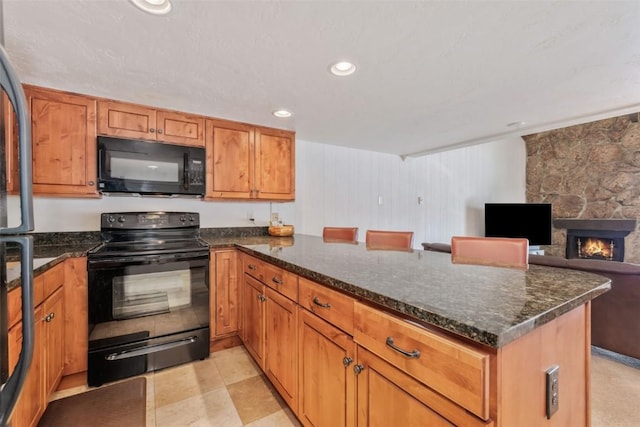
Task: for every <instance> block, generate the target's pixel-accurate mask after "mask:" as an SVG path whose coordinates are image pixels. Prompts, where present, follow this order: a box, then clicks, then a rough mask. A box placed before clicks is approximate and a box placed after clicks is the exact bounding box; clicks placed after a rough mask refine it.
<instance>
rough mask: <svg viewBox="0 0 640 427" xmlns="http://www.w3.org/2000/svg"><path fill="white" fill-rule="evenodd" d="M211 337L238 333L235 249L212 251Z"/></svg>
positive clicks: (237, 265)
mask: <svg viewBox="0 0 640 427" xmlns="http://www.w3.org/2000/svg"><path fill="white" fill-rule="evenodd" d="M210 259H211V266H210V268H211V272H210V275H209V277H210V280H212V281H214V282H213V283H214V286H212V287H211V289H212V291H211V293H210V298H211V305H210V309H211V310H210V311H211V313H210V315H211V339H212V340H214V339H216V338H221V337H225V336H228V335H232V334H237V333H238V328H239V322H240V304H239V303H240V301H239V299H240V288H239V274H240V263H239V255H238V253H237V252H236V251H235V250H219V251H211V257H210Z"/></svg>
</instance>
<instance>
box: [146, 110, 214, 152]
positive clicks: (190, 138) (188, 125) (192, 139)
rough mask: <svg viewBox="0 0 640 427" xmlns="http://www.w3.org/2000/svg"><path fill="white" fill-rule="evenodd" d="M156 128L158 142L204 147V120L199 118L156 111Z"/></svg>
mask: <svg viewBox="0 0 640 427" xmlns="http://www.w3.org/2000/svg"><path fill="white" fill-rule="evenodd" d="M156 126H157V129H156V139H157V140H158V141H165V142H171V143H174V144H181V145H191V146H194V147H204V118H203V117H201V116H195V115H191V114H184V113H179V112H176V111H166V110H158V111H157V112H156Z"/></svg>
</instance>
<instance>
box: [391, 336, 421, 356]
mask: <svg viewBox="0 0 640 427" xmlns="http://www.w3.org/2000/svg"><path fill="white" fill-rule="evenodd" d="M387 345H388V346H389V347H391V348H392V349H393V350H395V351H397V352H398V353H400V354H402V355H404V356H407V357H408V358H410V359H417V358H419V357H420V351H418V350H413V351H407V350H403V349H401V348H400V347H398V346H396V345H394V344H393V338H391V337H387Z"/></svg>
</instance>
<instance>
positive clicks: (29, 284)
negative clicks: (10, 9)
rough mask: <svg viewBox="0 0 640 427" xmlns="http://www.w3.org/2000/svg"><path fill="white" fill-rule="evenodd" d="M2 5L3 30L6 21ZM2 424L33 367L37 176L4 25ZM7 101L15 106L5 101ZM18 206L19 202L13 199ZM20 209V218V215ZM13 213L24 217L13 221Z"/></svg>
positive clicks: (0, 59) (0, 76)
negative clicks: (15, 328) (11, 286)
mask: <svg viewBox="0 0 640 427" xmlns="http://www.w3.org/2000/svg"><path fill="white" fill-rule="evenodd" d="M2 18H3V17H2V2H1V1H0V26H1V25H2V24H3V19H2ZM0 85H1V86H2V90H3V93H0V95H1V99H0V106H1V107H0V279H2V281H1V282H0V383H1V385H0V426H1V427H4V426H5V425H7V422H8V419H9V417H10V415H11V411H12V410H13V408H14V406H15V404H16V401H17V399H18V397H19V395H20V392H21V390H22V386H23V384H24V380H25V377H26V374H27V371H28V369H29V366H30V364H31V358H32V355H33V345H34V342H33V341H34V318H33V240H32V237H31V236H29V235H28V234H27V232H29V231H33V200H32V194H33V191H32V181H31V180H32V178H31V167H32V166H31V123H30V119H29V113H28V108H27V103H26V100H25V96H24V92H23V90H22V85H21V83H20V81H19V80H18V78H17V76H16V73H15V71H14V69H13V67H12V66H11V63H10V62H9V57H8V56H7V53H6V52H5V50H4V38H3V31H2V27H0ZM4 97H7V98H8V100H9V102H10V103H11V104H10V105H6V104H5V103H4ZM5 108H12V109H13V110H14V117H15V121H16V122H17V134H18V169H19V171H18V175H19V178H18V183H19V193H20V195H19V197H18V198H16V200H17V201H19V203H20V207H19V209H18V208H17V207H16V208H15V209H10V208H9V206H8V204H7V202H8V199H7V176H8V174H9V173H12V172H13V171H11V170H7V169H11V168H8V167H7V161H6V159H7V157H6V154H7V151H6V148H7V146H9V144H13V141H5V139H6V138H5V135H6V132H5V130H6V129H7V127H8V126H14V123H13V121H12V123H5V117H6V114H5V113H6V111H5ZM12 202H13V200H12ZM18 211H19V214H18ZM11 214H13V215H14V216H19V218H10V216H11ZM9 255H10V256H11V259H12V260H13V259H14V257H18V260H19V262H20V276H21V277H20V281H21V286H22V334H23V335H22V348H21V350H20V357H19V358H18V362H17V364H16V366H15V368H14V369H13V372H12V373H11V375H9V370H10V369H11V366H9V363H8V351H9V349H8V337H7V335H8V326H9V325H8V316H7V270H6V263H7V258H8V256H9Z"/></svg>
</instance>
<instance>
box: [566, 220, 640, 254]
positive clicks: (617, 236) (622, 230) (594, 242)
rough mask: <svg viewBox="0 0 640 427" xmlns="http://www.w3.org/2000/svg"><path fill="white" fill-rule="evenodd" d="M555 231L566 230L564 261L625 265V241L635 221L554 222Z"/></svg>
mask: <svg viewBox="0 0 640 427" xmlns="http://www.w3.org/2000/svg"><path fill="white" fill-rule="evenodd" d="M554 227H556V228H565V229H566V230H567V234H566V235H567V237H566V249H565V256H566V257H567V258H584V259H599V260H606V261H624V238H625V236H627V235H628V234H629V233H630V232H632V231H634V230H635V229H636V220H624V219H557V220H555V221H554Z"/></svg>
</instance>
